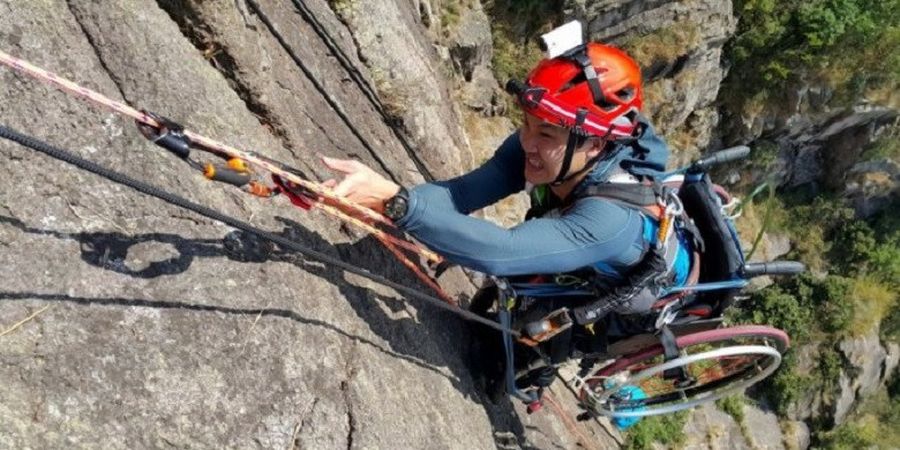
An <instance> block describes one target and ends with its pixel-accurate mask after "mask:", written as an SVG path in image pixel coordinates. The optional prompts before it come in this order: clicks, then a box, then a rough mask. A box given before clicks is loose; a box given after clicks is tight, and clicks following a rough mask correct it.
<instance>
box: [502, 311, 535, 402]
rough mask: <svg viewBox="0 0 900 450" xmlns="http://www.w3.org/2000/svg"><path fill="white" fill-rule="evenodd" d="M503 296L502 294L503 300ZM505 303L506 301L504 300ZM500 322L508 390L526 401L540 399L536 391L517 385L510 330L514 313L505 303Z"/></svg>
mask: <svg viewBox="0 0 900 450" xmlns="http://www.w3.org/2000/svg"><path fill="white" fill-rule="evenodd" d="M502 297H503V296H502V295H501V300H503V298H502ZM504 303H505V302H504ZM499 316H500V324H501V325H503V333H502V334H503V352H504V353H506V392H507V393H509V394H510V395H512V396H514V397H516V398H518V399H519V400H522V401H523V402H525V403H531V402H534V401H537V400H538V397H537V394H536V393H534V392H531V393H530V394H529V393H526V392H524V391H522V390H520V389H519V388H518V387H516V368H515V361H514V360H513V341H512V335H511V334H509V332H508V331H506V330H509V329H510V326H511V325H512V317H511V316H512V315H511V314H510V312H509V310H508V309H506V307H505V305H504V304H501V305H500V314H499Z"/></svg>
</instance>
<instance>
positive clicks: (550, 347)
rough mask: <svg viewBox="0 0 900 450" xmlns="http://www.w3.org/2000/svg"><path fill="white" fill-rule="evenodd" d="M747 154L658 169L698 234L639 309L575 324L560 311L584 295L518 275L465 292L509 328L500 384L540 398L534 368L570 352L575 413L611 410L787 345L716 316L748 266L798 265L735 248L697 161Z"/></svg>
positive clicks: (653, 405)
mask: <svg viewBox="0 0 900 450" xmlns="http://www.w3.org/2000/svg"><path fill="white" fill-rule="evenodd" d="M747 154H749V148H747V147H735V148H732V149H727V150H723V151H720V152H717V153H714V154H713V155H711V156H709V157H707V158H704V159H701V160H699V161H695V162H694V163H692V164H690V165H689V166H687V167H685V168H682V169H679V170H676V171H674V172H671V173H669V174H667V176H666V177H665V178H664V183H663V184H664V185H666V186H667V188H668V189H669V190H670V191H671V192H674V193H675V194H676V195H677V197H678V200H679V201H680V203H681V204H682V205H683V208H684V212H685V213H686V215H687V217H689V218H690V220H691V222H692V224H693V225H694V226H695V227H696V228H695V230H696V231H698V232H699V235H700V236H701V238H702V241H703V245H702V249H695V250H694V254H693V256H692V264H691V275H690V276H689V277H688V280H689V281H688V282H687V283H686V284H685V285H684V286H678V287H669V288H665V289H662V290H661V291H660V292H659V294H658V297H656V301H655V302H653V304H652V306H651V307H650V308H649V310H646V311H641V312H638V313H633V312H632V313H628V314H622V313H619V312H617V311H614V310H610V311H608V312H607V313H605V314H604V315H603V317H602V319H601V320H599V321H596V322H594V323H591V326H587V327H584V326H579V325H578V324H577V323H576V321H574V320H573V318H572V316H573V314H571V311H572V310H573V309H575V305H577V304H578V302H579V301H581V302H582V303H583V302H584V300H583V299H582V300H578V299H577V298H574V299H573V298H567V297H565V296H562V297H560V296H559V292H558V291H556V292H554V293H553V294H547V295H543V294H542V292H541V291H540V290H536V289H532V288H531V287H530V286H529V285H528V284H527V283H524V284H523V283H521V282H519V281H517V280H513V279H501V278H494V280H493V281H494V283H493V284H492V285H491V286H490V288H489V289H482V291H480V292H479V293H478V294H476V296H475V297H473V299H472V302H471V306H470V309H472V310H473V311H475V312H477V313H479V314H482V315H485V316H492V317H494V316H495V317H497V318H498V319H499V321H500V323H501V324H502V325H504V326H505V327H506V328H508V329H511V330H516V331H517V332H518V333H520V335H519V336H518V337H515V336H513V335H512V334H511V333H509V332H505V333H502V347H503V348H502V350H503V355H504V361H503V362H504V363H505V364H504V367H503V372H504V375H503V378H504V380H503V382H504V387H505V390H506V393H507V394H509V395H511V396H512V397H515V398H518V399H520V400H522V401H523V402H525V403H526V404H528V405H529V412H531V411H532V410H535V409H537V408H538V407H539V406H540V390H541V389H540V388H537V387H535V384H534V383H535V380H536V379H538V378H541V377H544V378H546V377H547V376H548V375H550V376H554V375H555V373H556V372H555V367H556V366H558V365H559V364H560V363H562V362H564V361H568V360H573V359H575V360H580V361H581V364H580V367H581V370H580V371H579V373H578V375H576V376H574V377H573V378H572V379H570V380H568V381H567V382H568V383H569V384H570V387H571V388H572V389H573V390H574V391H575V392H576V393H577V396H578V399H579V401H580V403H581V406H582V408H584V409H585V411H586V413H585V414H583V415H582V416H585V415H586V416H587V417H596V416H607V417H610V418H618V419H620V420H621V419H628V418H639V417H644V416H651V415H659V414H668V413H672V412H676V411H680V410H684V409H688V408H692V407H695V406H698V405H701V404H704V403H707V402H712V401H715V400H717V399H719V398H722V397H724V396H727V395H730V394H732V393H737V392H742V391H743V390H744V389H746V388H748V387H750V386H752V385H753V384H755V383H757V382H758V381H760V380H762V379H764V378H766V377H767V376H769V375H770V374H772V372H774V371H775V370H776V369H777V368H778V366H779V365H780V363H781V359H782V355H783V354H784V352H785V351H786V350H787V349H788V347H789V345H790V339H789V337H788V336H787V334H786V333H785V332H784V331H782V330H779V329H776V328H773V327H769V326H762V325H742V326H730V327H726V326H724V323H723V316H724V313H725V311H726V310H727V309H728V307H729V306H731V305H732V304H733V302H734V299H735V297H736V296H738V295H739V294H740V292H741V290H742V289H743V288H745V287H746V286H747V285H748V284H749V280H750V279H752V278H753V277H758V276H763V275H794V274H799V273H801V272H803V271H804V270H805V267H804V266H803V264H801V263H799V262H794V261H774V262H766V263H748V262H746V261H745V260H744V253H743V251H742V249H741V245H740V241H739V239H738V237H737V233H736V231H735V229H734V224H733V217H732V216H730V215H729V209H730V208H733V207H734V206H735V204H736V203H737V202H736V201H735V200H733V199H732V198H731V197H730V195H729V194H728V193H727V192H726V191H725V190H724V189H723V188H721V187H720V186H717V185H715V184H713V183H712V182H711V181H710V178H709V175H708V174H707V171H708V170H709V168H711V167H712V166H714V165H717V164H721V163H724V162H728V161H732V160H735V159H739V158H743V157H745V156H746V155H747ZM542 297H544V298H542ZM551 297H552V298H551ZM489 311H492V312H489ZM494 338H495V337H494ZM547 384H549V383H547V382H546V380H545V385H547ZM582 418H584V417H582Z"/></svg>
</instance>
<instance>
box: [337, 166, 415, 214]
mask: <svg viewBox="0 0 900 450" xmlns="http://www.w3.org/2000/svg"><path fill="white" fill-rule="evenodd" d="M322 162H323V163H325V165H326V166H327V167H328V168H329V169H331V170H333V171H335V172H338V173H341V174H343V175H344V178H343V179H342V180H340V181H338V180H336V179H330V180H326V181H325V182H324V183H322V185H323V186H325V187H327V188H329V189H332V190H333V191H334V193H335V194H337V195H339V196H341V197H344V198H346V199H347V200H349V201H351V202H354V203H358V204H360V205H363V206H365V207H368V208H371V209H373V210H375V211H378V212H382V211H383V210H384V202H385V200H387V199H389V198H391V197H393V196H394V195H396V194H397V192H398V191H400V186H399V185H397V183H394V182H393V181H390V180H388V179H386V178H384V177H383V176H381V175H379V174H378V172H375V171H374V170H372V169H370V168H369V167H368V166H366V165H365V164H363V163H361V162H359V161H356V160H353V159H336V158H328V157H326V156H323V157H322Z"/></svg>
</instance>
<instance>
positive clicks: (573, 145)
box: [550, 108, 588, 186]
mask: <svg viewBox="0 0 900 450" xmlns="http://www.w3.org/2000/svg"><path fill="white" fill-rule="evenodd" d="M587 114H588V110H587V109H586V108H578V111H577V112H576V113H575V126H574V127H572V128H571V129H569V139H568V140H567V141H566V153H565V156H563V162H562V167H560V168H559V174H558V175H557V176H556V179H555V180H553V182H552V183H550V184H551V185H553V186H559V185H560V184H562V183H565V182H566V181H568V180H569V179H570V178H572V176H575V175H577V174H578V173H577V172H576V173H574V174H572V176H568V177H567V176H566V174H568V173H569V169H570V168H571V167H572V157H573V156H575V150H576V149H577V148H578V147H581V146H582V145H583V144H584V141H585V140H586V139H587V138H588V133H587V132H586V131H584V128H582V125H584V118H585V117H587ZM579 172H580V171H579Z"/></svg>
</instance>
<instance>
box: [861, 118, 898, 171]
mask: <svg viewBox="0 0 900 450" xmlns="http://www.w3.org/2000/svg"><path fill="white" fill-rule="evenodd" d="M862 158H863V160H864V161H877V160H880V159H891V160H893V161H900V121H898V122H894V124H893V125H891V126H889V127H885V129H884V130H883V131H882V132H881V135H879V136H878V138H877V139H876V140H875V141H874V142H872V143H871V144H870V145H869V146H868V147H867V148H866V149H865V150H864V151H863V155H862Z"/></svg>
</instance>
